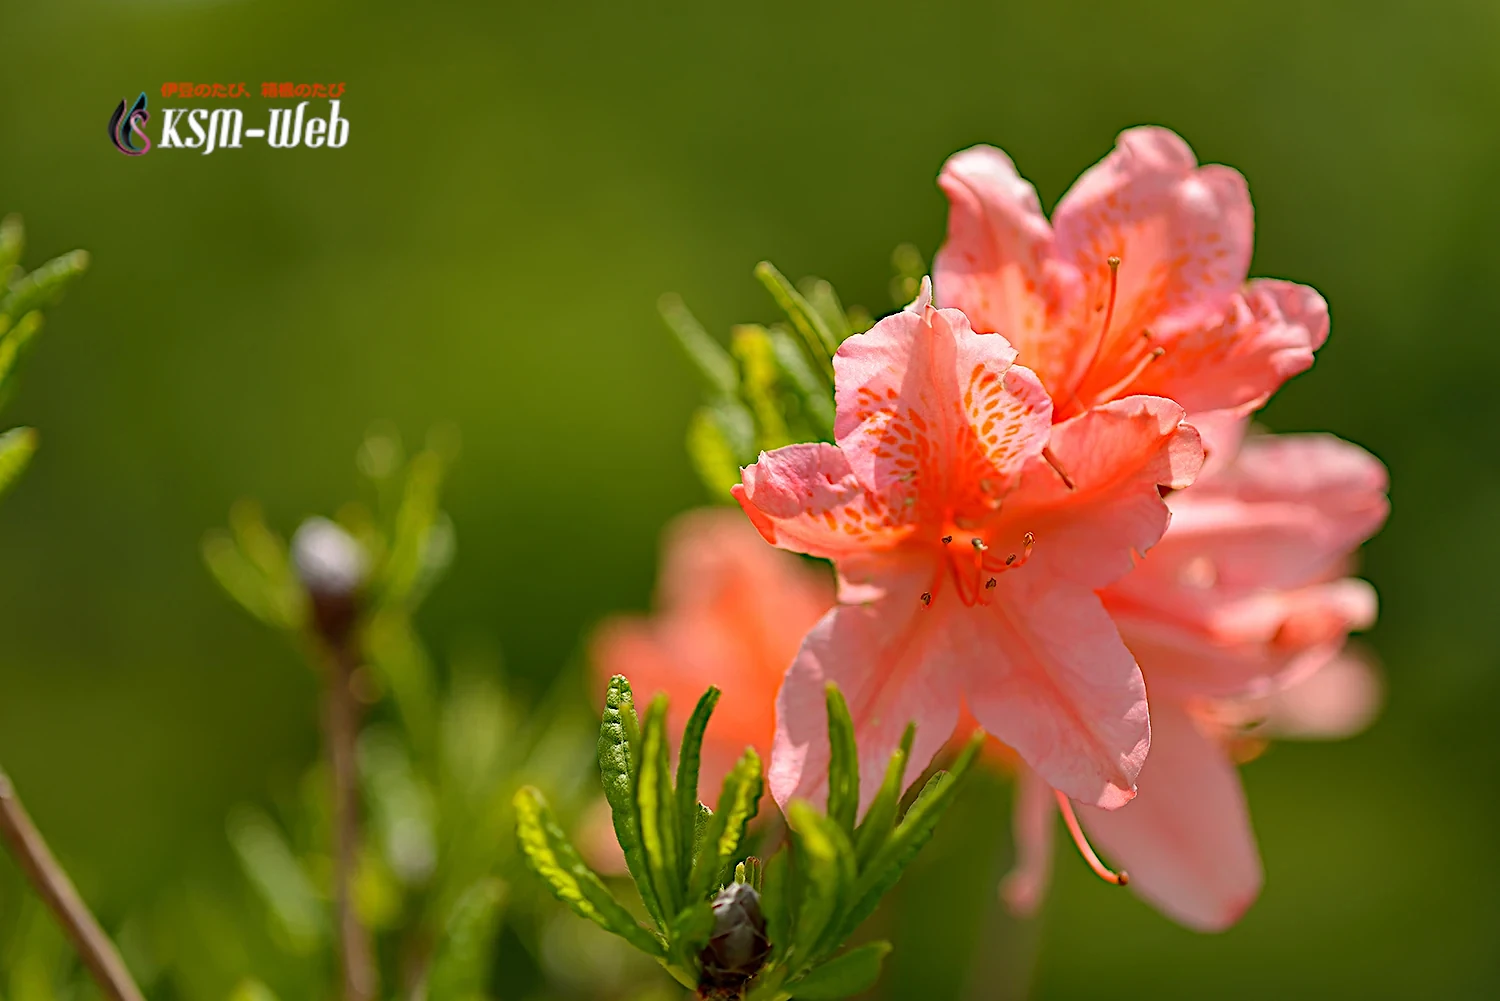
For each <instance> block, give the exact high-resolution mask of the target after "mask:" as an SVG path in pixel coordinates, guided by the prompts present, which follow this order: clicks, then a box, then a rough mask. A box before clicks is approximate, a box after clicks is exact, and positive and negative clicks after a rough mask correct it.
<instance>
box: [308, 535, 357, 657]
mask: <svg viewBox="0 0 1500 1001" xmlns="http://www.w3.org/2000/svg"><path fill="white" fill-rule="evenodd" d="M366 564H367V560H366V557H365V551H364V549H363V548H362V547H361V546H360V544H359V543H358V542H356V541H355V539H354V537H353V536H351V535H350V534H349V533H348V532H346V531H344V530H343V529H342V528H340V527H339V526H338V525H336V524H334V523H333V522H331V521H329V520H328V519H327V518H309V519H307V520H306V521H304V522H303V523H302V525H301V527H300V528H298V529H297V534H296V535H294V536H292V565H293V566H294V567H296V570H297V577H298V579H300V580H301V581H302V586H303V587H305V588H306V589H307V593H308V596H309V597H310V598H311V599H312V613H313V621H314V623H315V624H316V625H317V627H318V632H319V634H320V635H322V636H323V638H324V639H327V640H328V641H329V642H332V643H338V642H341V641H342V640H343V639H344V637H345V636H346V635H347V634H348V631H349V628H350V627H351V626H352V625H353V624H354V619H355V616H356V614H357V612H358V607H357V598H358V594H359V589H360V587H361V586H362V585H363V584H364V582H365V573H366Z"/></svg>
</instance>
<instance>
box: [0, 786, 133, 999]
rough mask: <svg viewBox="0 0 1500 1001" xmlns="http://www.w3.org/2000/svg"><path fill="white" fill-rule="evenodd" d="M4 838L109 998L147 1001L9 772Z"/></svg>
mask: <svg viewBox="0 0 1500 1001" xmlns="http://www.w3.org/2000/svg"><path fill="white" fill-rule="evenodd" d="M0 836H3V837H4V839H5V843H6V844H7V845H8V846H9V847H10V850H11V854H13V855H14V856H15V858H16V861H17V862H18V863H19V864H20V866H21V870H22V871H23V872H25V873H26V878H27V879H29V880H30V881H31V885H32V886H33V887H35V889H36V892H37V894H38V895H39V896H40V897H41V898H42V900H43V901H45V902H46V904H47V906H48V907H49V908H51V910H52V913H53V915H55V916H56V918H57V920H58V923H59V924H61V925H62V927H63V931H64V932H66V933H67V936H68V940H69V941H70V942H72V943H73V948H74V949H76V950H77V951H78V955H79V956H80V957H81V958H82V959H83V963H84V965H85V966H87V967H88V968H89V973H91V974H93V977H94V981H95V983H97V984H98V985H99V989H100V990H101V991H103V992H104V996H105V997H107V998H110V999H111V1001H144V998H143V997H142V995H141V989H140V988H139V987H137V986H136V985H135V981H134V980H132V979H131V978H130V971H129V970H128V969H126V967H125V961H124V960H122V959H121V958H120V953H119V950H117V949H116V948H115V944H114V943H113V942H111V941H110V940H109V936H108V935H106V934H105V933H104V929H103V928H100V927H99V922H98V921H96V920H95V919H94V915H93V914H92V913H90V911H89V908H88V905H87V904H85V903H84V902H83V898H82V897H80V896H79V895H78V891H77V890H76V889H75V888H74V886H73V881H72V880H71V879H69V878H68V874H67V873H66V872H64V871H63V867H62V866H61V865H59V864H58V862H57V859H56V858H55V857H54V856H53V854H52V852H51V850H50V849H49V848H48V847H47V842H46V841H44V840H43V839H42V834H41V832H40V831H38V830H37V829H36V824H34V823H32V821H31V817H30V815H28V814H27V812H26V808H25V807H24V806H22V805H21V800H20V799H19V798H18V797H17V796H16V789H15V786H13V785H11V781H10V778H9V777H8V776H7V775H6V774H5V772H4V771H0Z"/></svg>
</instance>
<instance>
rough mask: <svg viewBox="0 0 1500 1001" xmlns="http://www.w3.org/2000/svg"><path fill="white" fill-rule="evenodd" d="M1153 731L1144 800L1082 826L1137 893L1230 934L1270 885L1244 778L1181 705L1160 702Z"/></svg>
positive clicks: (1091, 813) (1093, 813)
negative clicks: (1265, 877)
mask: <svg viewBox="0 0 1500 1001" xmlns="http://www.w3.org/2000/svg"><path fill="white" fill-rule="evenodd" d="M1151 723H1152V726H1151V729H1152V746H1151V757H1150V759H1149V760H1147V762H1146V766H1145V768H1143V769H1142V770H1141V774H1140V779H1139V780H1138V781H1139V786H1140V795H1138V796H1137V797H1136V798H1135V799H1134V800H1132V801H1131V802H1130V803H1129V804H1128V805H1127V806H1125V807H1124V808H1122V809H1119V810H1113V811H1105V810H1096V809H1093V808H1091V807H1086V806H1085V807H1082V808H1080V809H1079V811H1078V813H1079V820H1080V822H1081V823H1082V824H1083V826H1084V828H1085V829H1086V830H1087V832H1088V835H1089V837H1090V839H1091V840H1092V841H1093V842H1094V844H1095V845H1096V846H1097V847H1098V848H1100V849H1102V850H1103V852H1104V854H1105V856H1106V857H1107V858H1108V859H1109V861H1110V862H1112V863H1113V864H1115V865H1118V866H1120V867H1121V868H1123V869H1125V870H1126V871H1127V872H1129V873H1130V888H1131V889H1133V890H1135V891H1136V892H1137V893H1139V894H1140V895H1141V896H1142V897H1144V898H1145V899H1146V900H1148V901H1150V902H1151V903H1152V904H1153V905H1154V906H1156V907H1157V908H1158V909H1159V910H1161V912H1162V913H1164V914H1166V915H1167V916H1168V917H1170V918H1172V919H1173V920H1175V921H1178V922H1181V923H1182V924H1184V925H1187V926H1188V927H1189V928H1194V929H1197V930H1199V931H1222V930H1224V929H1225V928H1228V927H1229V926H1230V925H1232V924H1234V923H1235V922H1236V921H1238V920H1239V919H1240V916H1241V915H1242V914H1244V912H1245V910H1246V909H1247V908H1248V907H1249V906H1250V905H1251V904H1252V903H1253V902H1254V901H1255V898H1256V897H1257V896H1259V894H1260V888H1261V882H1262V879H1263V877H1262V873H1261V864H1260V854H1259V852H1258V851H1257V850H1256V847H1255V835H1254V832H1253V831H1252V830H1251V829H1250V816H1249V811H1248V809H1247V808H1246V806H1245V793H1244V790H1243V789H1242V788H1241V786H1240V778H1239V775H1238V773H1236V771H1235V769H1234V766H1233V764H1231V763H1230V761H1229V759H1228V757H1227V756H1226V755H1225V754H1224V752H1223V751H1222V750H1221V749H1220V748H1219V747H1218V746H1217V745H1215V744H1214V743H1213V742H1211V741H1209V740H1208V739H1206V738H1205V737H1204V736H1203V735H1202V733H1200V732H1199V730H1198V728H1197V726H1196V724H1195V723H1194V722H1193V720H1192V718H1191V717H1190V716H1189V715H1188V713H1187V711H1186V710H1185V709H1184V708H1183V707H1182V706H1180V705H1177V704H1175V703H1173V702H1171V701H1170V700H1166V699H1158V700H1157V701H1156V702H1155V703H1154V704H1153V706H1152V713H1151Z"/></svg>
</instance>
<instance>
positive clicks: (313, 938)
mask: <svg viewBox="0 0 1500 1001" xmlns="http://www.w3.org/2000/svg"><path fill="white" fill-rule="evenodd" d="M229 843H230V845H231V846H232V847H233V848H234V851H235V854H236V855H238V856H239V860H240V866H241V868H243V869H244V872H245V876H246V877H247V878H248V879H249V881H250V884H251V885H252V886H253V887H254V888H255V890H256V891H257V892H258V893H259V894H260V897H261V899H262V900H263V901H265V904H266V907H267V908H268V909H269V910H270V912H271V916H272V917H273V918H274V919H275V920H276V922H277V924H279V925H280V927H281V930H282V931H283V932H285V933H286V936H287V938H289V939H290V940H291V942H292V944H293V946H294V947H295V948H296V949H297V950H298V951H301V952H310V951H312V949H313V948H314V947H315V946H316V945H318V944H319V943H320V942H322V941H323V940H324V937H325V935H326V934H327V931H328V927H327V920H326V918H325V916H324V911H323V902H322V901H321V900H320V899H319V897H318V892H317V890H316V889H314V888H313V885H312V881H311V880H310V879H308V877H307V873H306V872H304V871H303V869H302V864H301V863H300V862H298V860H297V856H296V855H294V854H293V853H292V849H291V847H290V846H289V845H288V844H287V843H286V837H285V836H284V835H283V834H282V832H281V829H280V828H278V827H277V826H276V824H275V822H273V821H272V820H271V818H270V817H268V816H266V815H265V814H264V813H262V812H261V811H259V810H256V809H254V808H253V807H241V808H239V809H237V810H235V811H234V812H233V813H231V814H230V815H229Z"/></svg>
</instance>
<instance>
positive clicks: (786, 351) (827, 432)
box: [771, 327, 834, 441]
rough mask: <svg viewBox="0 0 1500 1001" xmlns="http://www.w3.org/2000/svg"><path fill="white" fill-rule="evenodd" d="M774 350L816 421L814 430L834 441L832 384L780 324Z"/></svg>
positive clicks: (805, 409) (773, 332) (809, 415)
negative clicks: (818, 371) (810, 361)
mask: <svg viewBox="0 0 1500 1001" xmlns="http://www.w3.org/2000/svg"><path fill="white" fill-rule="evenodd" d="M771 350H772V351H774V352H775V353H776V364H777V365H779V366H780V367H781V371H782V372H783V373H784V374H785V375H786V377H787V378H788V379H789V380H791V383H792V386H793V387H794V388H795V389H796V390H797V396H798V398H799V399H800V400H801V401H802V410H803V412H804V413H805V414H806V415H807V419H808V420H810V421H811V422H812V424H813V430H814V431H815V432H816V433H817V434H818V436H819V437H820V438H822V439H823V440H825V441H832V440H833V419H834V412H833V387H832V386H831V385H829V383H828V382H827V381H825V380H824V379H823V378H821V377H819V376H818V375H817V374H816V373H815V372H814V371H813V369H812V366H811V365H809V364H808V363H807V355H806V354H805V353H804V352H803V350H802V348H801V347H800V346H799V345H798V343H797V342H796V341H795V340H793V339H792V336H791V335H790V334H788V333H787V332H786V330H785V329H783V328H781V327H776V328H773V329H772V330H771Z"/></svg>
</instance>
